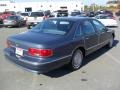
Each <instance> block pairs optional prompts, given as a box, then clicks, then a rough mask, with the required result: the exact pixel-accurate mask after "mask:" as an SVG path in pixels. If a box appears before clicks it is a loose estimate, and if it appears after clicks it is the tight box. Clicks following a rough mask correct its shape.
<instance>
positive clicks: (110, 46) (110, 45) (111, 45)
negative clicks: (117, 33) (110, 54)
mask: <svg viewBox="0 0 120 90" xmlns="http://www.w3.org/2000/svg"><path fill="white" fill-rule="evenodd" d="M113 43H114V38H113V36H112V37H111V39H110V41H109V43H108V44H107V48H112V47H113Z"/></svg>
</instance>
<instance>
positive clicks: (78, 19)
mask: <svg viewBox="0 0 120 90" xmlns="http://www.w3.org/2000/svg"><path fill="white" fill-rule="evenodd" d="M49 19H56V20H68V21H81V20H88V19H93V18H90V17H56V18H49Z"/></svg>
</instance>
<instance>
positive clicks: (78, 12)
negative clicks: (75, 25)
mask: <svg viewBox="0 0 120 90" xmlns="http://www.w3.org/2000/svg"><path fill="white" fill-rule="evenodd" d="M80 14H81V13H80V11H79V10H74V11H72V12H71V14H70V16H79V15H80Z"/></svg>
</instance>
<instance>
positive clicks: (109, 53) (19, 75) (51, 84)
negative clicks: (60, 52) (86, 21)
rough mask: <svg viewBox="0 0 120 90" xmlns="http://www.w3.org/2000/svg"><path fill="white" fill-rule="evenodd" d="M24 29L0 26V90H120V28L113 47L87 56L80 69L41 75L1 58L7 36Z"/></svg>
mask: <svg viewBox="0 0 120 90" xmlns="http://www.w3.org/2000/svg"><path fill="white" fill-rule="evenodd" d="M119 26H120V24H119ZM24 31H27V28H26V27H22V28H0V90H120V42H119V41H120V28H116V29H115V32H116V38H115V42H114V47H113V48H112V49H106V48H102V49H100V50H98V51H97V52H95V53H93V54H91V55H89V56H87V57H86V58H85V59H84V63H83V66H82V67H81V68H80V69H79V70H77V71H74V72H71V71H70V70H68V69H67V68H66V67H63V68H60V69H57V70H54V71H51V72H49V73H46V74H40V75H37V74H34V73H31V72H28V71H25V70H23V69H21V68H19V67H18V66H16V65H14V64H13V63H11V62H9V61H8V60H6V59H5V57H4V53H3V49H4V48H5V47H6V38H7V37H8V36H10V35H14V34H17V33H21V32H24Z"/></svg>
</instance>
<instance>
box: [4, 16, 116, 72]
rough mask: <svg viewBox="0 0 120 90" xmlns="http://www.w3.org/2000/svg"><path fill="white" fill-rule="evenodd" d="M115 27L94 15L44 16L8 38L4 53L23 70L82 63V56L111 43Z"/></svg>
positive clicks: (42, 69) (75, 66) (37, 70)
mask: <svg viewBox="0 0 120 90" xmlns="http://www.w3.org/2000/svg"><path fill="white" fill-rule="evenodd" d="M114 37H115V34H114V31H113V30H109V29H108V28H106V27H105V26H104V25H103V24H102V23H101V22H99V21H98V20H96V19H93V18H85V17H83V18H80V17H75V18H74V17H70V18H68V17H61V18H51V19H47V20H44V21H43V22H41V23H40V24H38V25H37V26H35V27H34V28H33V29H31V30H29V31H27V32H24V33H20V34H17V35H14V36H10V37H8V39H7V48H5V50H4V52H5V57H6V58H7V59H9V60H10V61H12V62H14V63H16V64H17V65H19V66H21V67H23V68H24V69H26V70H29V71H32V72H37V73H45V72H48V71H50V70H53V69H56V68H59V67H62V66H63V65H68V66H69V67H70V68H71V69H72V70H77V69H79V68H80V67H81V65H82V61H83V60H84V57H85V56H87V55H88V54H90V53H92V52H94V51H96V50H98V49H99V48H101V47H103V46H105V45H106V46H107V47H109V48H111V47H112V45H113V41H114Z"/></svg>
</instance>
